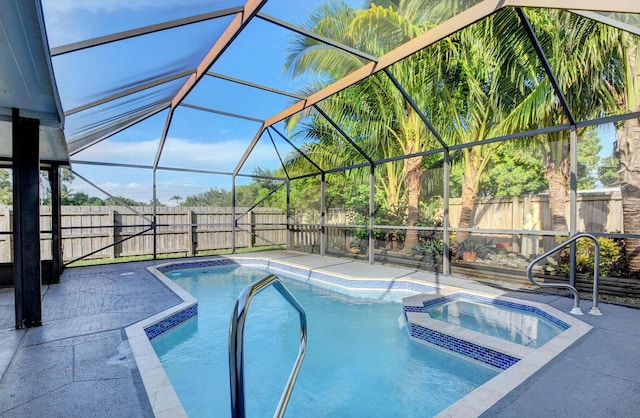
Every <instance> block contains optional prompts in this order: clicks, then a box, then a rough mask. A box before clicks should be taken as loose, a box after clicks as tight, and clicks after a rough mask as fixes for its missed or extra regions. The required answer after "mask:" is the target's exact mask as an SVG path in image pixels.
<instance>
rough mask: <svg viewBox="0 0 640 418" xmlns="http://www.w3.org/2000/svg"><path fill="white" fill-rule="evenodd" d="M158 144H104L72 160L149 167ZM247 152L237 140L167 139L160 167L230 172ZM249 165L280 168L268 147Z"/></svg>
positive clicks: (258, 150) (259, 148)
mask: <svg viewBox="0 0 640 418" xmlns="http://www.w3.org/2000/svg"><path fill="white" fill-rule="evenodd" d="M158 144H159V140H158V139H153V140H148V141H140V142H109V141H105V142H103V143H100V144H97V145H95V146H93V147H90V148H87V149H86V150H84V151H82V152H80V153H78V154H76V155H75V156H74V157H73V159H74V160H80V161H82V160H86V161H107V162H118V163H122V164H138V165H152V164H153V160H154V158H155V155H156V152H157V149H158ZM246 148H247V141H244V140H238V139H230V140H226V141H222V142H216V143H199V142H193V141H189V140H186V139H181V138H167V141H166V143H165V146H164V149H163V152H162V158H161V159H160V166H165V167H177V168H191V169H202V170H211V171H222V172H231V171H233V169H235V167H236V165H237V164H238V162H239V161H240V158H241V157H242V155H243V154H244V152H245V151H246ZM251 162H252V163H253V164H257V165H260V166H261V167H262V168H274V167H277V166H278V165H279V161H278V159H277V156H276V155H275V153H274V152H273V149H272V147H271V145H268V144H266V145H262V144H258V145H257V146H256V148H255V149H254V150H253V152H252V157H251Z"/></svg>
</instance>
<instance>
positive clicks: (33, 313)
mask: <svg viewBox="0 0 640 418" xmlns="http://www.w3.org/2000/svg"><path fill="white" fill-rule="evenodd" d="M39 137H40V121H38V120H37V119H26V118H21V117H20V114H19V111H18V109H14V110H13V140H12V142H13V259H14V263H13V281H14V285H15V313H16V328H23V327H36V326H40V325H42V304H41V282H42V272H41V267H40V159H39V142H40V141H39Z"/></svg>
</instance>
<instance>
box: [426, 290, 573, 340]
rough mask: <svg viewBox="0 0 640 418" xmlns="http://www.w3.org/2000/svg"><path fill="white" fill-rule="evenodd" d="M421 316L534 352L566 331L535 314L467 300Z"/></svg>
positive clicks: (445, 304) (447, 303) (431, 308)
mask: <svg viewBox="0 0 640 418" xmlns="http://www.w3.org/2000/svg"><path fill="white" fill-rule="evenodd" d="M422 312H425V313H428V314H429V316H430V317H431V318H432V319H437V320H440V321H444V322H447V323H450V324H453V325H457V326H460V327H464V328H468V329H472V330H474V331H477V332H481V333H483V334H486V335H490V336H492V337H497V338H500V339H502V340H505V341H510V342H513V343H516V344H520V345H524V346H527V347H532V348H537V347H540V346H541V345H543V344H544V343H546V342H548V341H549V340H551V339H552V338H554V337H555V336H556V335H558V334H560V333H561V332H562V331H564V329H563V328H561V327H559V326H558V325H556V324H554V323H552V322H551V321H549V320H547V319H545V318H543V317H541V316H538V315H536V314H534V313H530V312H526V311H521V310H515V309H509V308H507V307H502V306H500V307H499V306H495V305H489V304H484V303H477V302H473V301H469V300H464V299H457V300H452V301H445V302H442V303H438V304H434V305H430V306H427V307H425V308H424V309H423V310H422Z"/></svg>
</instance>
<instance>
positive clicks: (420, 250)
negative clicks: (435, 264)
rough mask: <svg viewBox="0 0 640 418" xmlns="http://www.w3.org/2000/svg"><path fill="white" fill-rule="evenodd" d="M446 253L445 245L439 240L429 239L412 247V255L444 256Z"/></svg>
mask: <svg viewBox="0 0 640 418" xmlns="http://www.w3.org/2000/svg"><path fill="white" fill-rule="evenodd" d="M443 252H444V243H443V242H442V241H441V240H439V239H433V238H429V239H426V240H422V241H420V242H418V243H416V244H414V246H413V247H411V255H427V254H432V255H434V256H438V257H440V256H442V254H443Z"/></svg>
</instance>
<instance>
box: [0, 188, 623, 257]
mask: <svg viewBox="0 0 640 418" xmlns="http://www.w3.org/2000/svg"><path fill="white" fill-rule="evenodd" d="M566 207H567V220H568V219H569V215H570V214H569V202H568V201H567V205H566ZM135 209H136V211H138V212H139V213H141V214H142V215H144V217H143V216H140V215H138V214H136V213H134V212H133V211H131V210H130V209H127V208H124V207H121V206H115V207H112V206H63V207H62V228H63V231H62V237H63V239H62V244H63V259H64V260H65V261H70V260H73V259H76V258H78V257H81V256H84V255H86V254H89V253H92V252H94V251H97V250H100V249H101V248H105V247H108V246H109V245H110V244H113V243H117V242H119V241H122V240H124V239H126V238H129V237H132V236H133V235H135V234H140V233H141V232H143V231H145V229H149V228H150V227H151V220H152V217H153V212H152V211H153V209H152V208H151V207H148V206H143V207H136V208H135ZM11 211H12V208H11V206H0V232H7V233H5V234H2V235H0V262H10V261H11V260H12V237H11V234H10V231H11V230H12V219H11ZM246 211H247V208H236V216H239V215H241V214H243V213H245V212H246ZM40 213H41V216H40V228H41V230H42V231H50V230H51V208H50V207H49V206H43V207H41V211H40ZM449 213H450V220H451V222H450V223H451V225H452V226H453V227H455V226H457V222H458V219H459V216H460V200H459V199H451V200H450V208H449ZM353 215H354V214H353V213H352V212H349V211H346V210H344V209H341V208H329V209H327V216H326V220H325V222H326V225H327V226H328V228H327V230H326V232H327V237H328V239H327V244H328V245H329V247H332V246H334V245H336V244H337V243H338V242H343V243H344V244H343V245H346V244H347V243H349V242H350V241H352V231H353V229H352V228H347V229H345V228H342V227H340V226H339V225H352V224H353V221H352V220H353ZM577 215H578V219H577V224H578V231H586V232H605V233H606V232H609V233H623V232H624V231H623V228H622V201H621V196H620V192H619V190H617V189H605V190H595V191H583V192H579V193H578V214H577ZM145 218H146V219H145ZM232 219H233V215H232V210H231V208H211V207H158V208H157V222H158V228H157V243H156V252H157V254H175V255H177V256H191V255H199V254H206V253H209V252H211V251H218V250H226V249H230V248H232V246H233V228H232V224H233V223H232ZM473 219H474V223H473V227H475V228H479V229H498V230H532V231H536V230H549V229H551V216H550V210H549V201H548V197H547V196H546V195H526V196H517V197H504V198H491V199H478V200H477V201H476V205H475V208H474V216H473ZM290 221H291V228H290V229H289V233H290V236H289V239H290V241H289V242H290V244H291V246H292V249H296V248H300V249H304V248H307V249H308V248H311V251H314V252H317V251H318V250H319V237H320V234H319V229H318V227H317V224H319V222H320V214H319V212H317V211H313V212H302V211H293V212H292V216H291V219H290ZM331 225H336V227H334V228H331V227H330V226H331ZM237 226H238V229H237V232H238V233H237V234H236V242H235V243H236V248H251V247H260V246H269V245H280V246H283V245H286V243H287V229H286V214H285V213H284V212H283V211H282V210H280V209H275V208H255V209H253V210H252V211H250V212H249V213H248V214H247V215H245V216H243V217H241V218H240V219H239V220H238V223H237ZM331 237H333V238H331ZM41 249H42V258H43V259H50V258H51V233H47V232H43V233H42V239H41ZM151 254H153V231H151V230H149V231H146V232H143V233H142V234H140V235H139V236H136V237H133V238H131V239H129V240H126V241H122V242H120V243H118V244H116V245H114V246H111V247H108V248H105V249H103V250H101V251H98V252H97V253H95V254H93V255H91V256H89V257H88V258H116V257H123V256H137V255H151Z"/></svg>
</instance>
